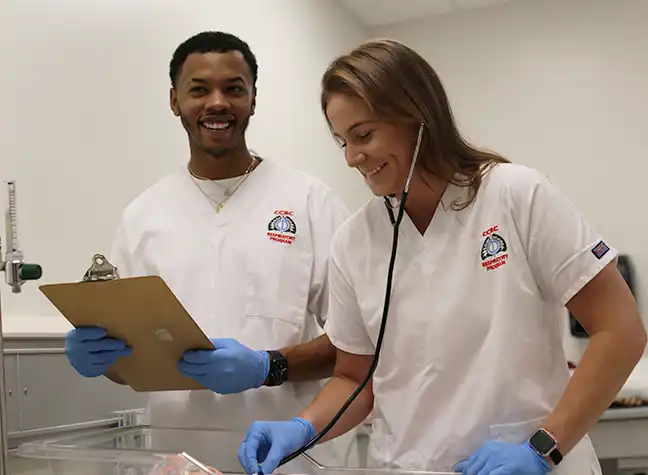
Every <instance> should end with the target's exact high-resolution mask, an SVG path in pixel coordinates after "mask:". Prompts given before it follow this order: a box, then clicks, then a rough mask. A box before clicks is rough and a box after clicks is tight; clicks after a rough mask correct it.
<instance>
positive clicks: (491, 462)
mask: <svg viewBox="0 0 648 475" xmlns="http://www.w3.org/2000/svg"><path fill="white" fill-rule="evenodd" d="M455 471H456V472H459V473H461V474H462V475H545V474H546V473H548V472H550V471H551V467H550V465H549V463H548V462H547V461H546V460H545V459H544V458H543V457H541V456H539V455H538V454H537V453H536V451H535V450H533V448H531V446H530V445H529V443H528V442H525V443H523V444H509V443H506V442H498V441H488V442H486V443H485V444H484V445H482V446H481V447H480V448H478V449H477V450H476V451H475V452H473V454H472V455H471V456H470V457H469V458H468V459H467V460H464V461H462V462H459V463H458V464H457V465H456V466H455Z"/></svg>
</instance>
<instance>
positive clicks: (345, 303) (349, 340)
mask: <svg viewBox="0 0 648 475" xmlns="http://www.w3.org/2000/svg"><path fill="white" fill-rule="evenodd" d="M336 247H337V246H335V245H333V246H332V254H331V258H330V260H329V318H328V319H327V320H326V325H325V326H324V331H325V332H326V334H327V335H328V337H329V339H330V340H331V343H333V345H334V346H335V347H336V348H339V349H340V350H342V351H346V352H347V353H352V354H356V355H371V354H373V353H374V349H375V347H374V344H373V342H372V341H371V339H370V338H369V334H368V333H367V329H366V327H365V324H364V320H363V319H362V314H361V312H360V307H359V306H358V301H357V299H356V296H355V292H354V291H353V288H352V287H351V285H350V284H349V280H348V279H347V278H346V277H345V276H344V270H343V269H342V268H341V264H340V263H341V262H344V260H343V259H340V258H339V257H336V252H335V248H336Z"/></svg>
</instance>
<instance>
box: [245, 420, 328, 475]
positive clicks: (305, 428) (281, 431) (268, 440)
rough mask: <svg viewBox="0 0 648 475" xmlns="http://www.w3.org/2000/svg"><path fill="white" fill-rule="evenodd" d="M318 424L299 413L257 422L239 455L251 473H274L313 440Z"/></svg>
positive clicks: (251, 427) (249, 432) (247, 436)
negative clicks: (288, 417) (286, 460)
mask: <svg viewBox="0 0 648 475" xmlns="http://www.w3.org/2000/svg"><path fill="white" fill-rule="evenodd" d="M316 435H317V434H316V433H315V428H314V427H313V424H311V422H310V421H308V420H306V419H302V418H301V417H295V418H294V419H291V420H289V421H272V422H255V423H253V424H252V425H251V426H250V428H249V429H248V431H247V434H246V435H245V440H244V441H243V443H242V444H241V445H240V447H239V450H238V459H239V462H241V465H242V466H243V469H244V470H245V471H246V472H247V473H248V474H249V475H252V474H255V473H259V465H261V472H263V473H264V474H266V475H269V474H271V473H272V472H274V471H275V469H276V468H277V467H278V466H279V463H280V462H281V460H282V459H283V458H284V457H286V456H287V455H290V454H292V453H293V452H295V451H297V450H299V449H300V448H302V447H303V446H304V445H306V444H307V443H308V442H310V441H311V440H312V439H313V437H315V436H316Z"/></svg>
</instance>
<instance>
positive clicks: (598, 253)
mask: <svg viewBox="0 0 648 475" xmlns="http://www.w3.org/2000/svg"><path fill="white" fill-rule="evenodd" d="M609 250H610V248H609V247H608V246H607V244H605V243H604V242H603V241H599V243H598V244H597V245H596V246H594V247H593V248H592V254H594V257H596V258H597V259H601V258H602V257H603V256H604V255H606V254H607V252H608V251H609Z"/></svg>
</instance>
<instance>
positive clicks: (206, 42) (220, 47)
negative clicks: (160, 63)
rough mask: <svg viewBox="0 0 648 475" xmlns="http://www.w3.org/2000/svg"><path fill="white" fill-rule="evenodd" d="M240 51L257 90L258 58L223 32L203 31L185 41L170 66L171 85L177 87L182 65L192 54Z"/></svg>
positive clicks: (177, 50)
mask: <svg viewBox="0 0 648 475" xmlns="http://www.w3.org/2000/svg"><path fill="white" fill-rule="evenodd" d="M229 51H238V52H239V53H241V54H242V55H243V58H244V59H245V62H246V63H247V64H248V66H249V67H250V71H251V72H252V80H253V83H254V87H255V88H256V82H257V77H258V74H259V67H258V65H257V61H256V57H255V56H254V53H252V50H251V49H250V47H249V46H248V44H247V43H246V42H245V41H243V40H242V39H240V38H239V37H237V36H234V35H232V34H230V33H224V32H222V31H203V32H202V33H198V34H197V35H194V36H192V37H191V38H189V39H187V40H185V41H184V42H183V43H182V44H180V46H178V47H177V48H176V50H175V52H174V53H173V57H172V58H171V63H170V64H169V77H170V78H171V85H172V86H173V87H176V81H177V79H178V75H179V74H180V70H181V69H182V65H183V64H184V62H185V61H186V60H187V57H188V56H189V55H190V54H192V53H227V52H229Z"/></svg>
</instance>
